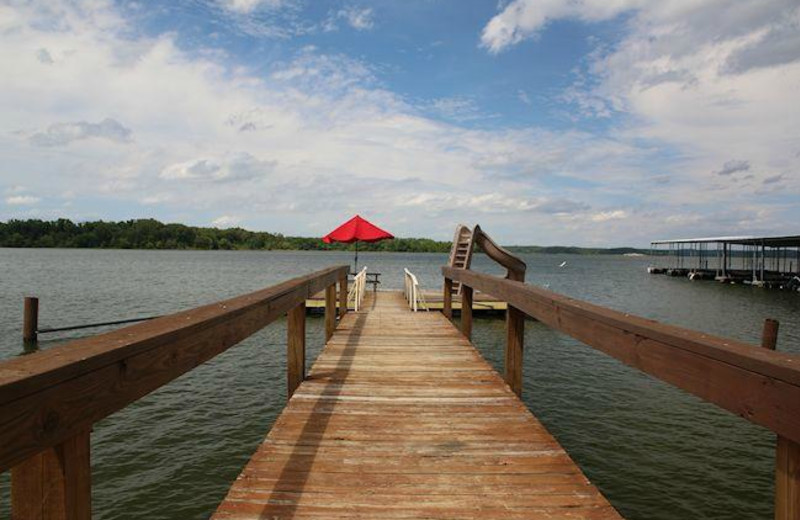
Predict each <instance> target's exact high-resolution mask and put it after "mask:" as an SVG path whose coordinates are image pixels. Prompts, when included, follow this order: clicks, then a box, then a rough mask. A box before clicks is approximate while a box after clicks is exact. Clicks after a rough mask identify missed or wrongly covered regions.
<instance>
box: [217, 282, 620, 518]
mask: <svg viewBox="0 0 800 520" xmlns="http://www.w3.org/2000/svg"><path fill="white" fill-rule="evenodd" d="M213 518H215V519H219V520H222V519H236V520H245V519H257V518H258V519H283V518H393V519H399V518H429V519H433V518H464V519H466V518H476V519H477V518H481V519H485V518H519V519H522V518H525V519H530V518H548V519H561V518H563V519H566V518H570V519H579V518H592V519H612V518H620V517H619V515H618V514H617V513H616V511H615V510H614V509H613V508H612V507H611V505H610V504H609V503H608V501H607V500H606V499H605V498H604V497H603V496H602V495H601V494H600V493H599V492H598V491H597V489H596V488H595V487H594V486H593V485H592V484H591V483H590V482H589V481H588V480H587V479H586V477H584V475H583V474H582V473H581V471H580V469H578V467H577V466H576V465H575V464H574V463H573V462H572V460H570V458H569V456H568V455H567V454H566V453H565V451H564V449H563V448H562V447H561V446H560V445H559V444H558V443H557V442H556V441H555V439H553V437H552V436H551V435H550V434H549V433H548V432H547V430H546V429H545V428H544V427H543V426H542V425H541V423H540V422H539V421H538V420H536V418H535V417H534V416H533V415H532V414H531V413H530V412H529V411H528V410H527V408H526V407H525V405H524V404H523V403H522V402H521V401H520V400H519V398H517V396H516V395H515V394H514V392H512V390H511V389H510V388H509V387H508V386H507V385H506V384H505V382H504V381H503V379H502V378H501V377H500V376H499V375H498V374H497V372H495V370H494V369H493V368H492V367H491V366H490V365H489V364H488V363H487V362H486V361H485V360H484V359H483V358H482V357H481V355H480V354H479V353H478V351H477V350H476V349H475V347H473V346H472V344H471V343H470V342H469V340H468V339H466V338H465V337H464V336H463V335H462V334H461V332H459V330H458V329H456V328H455V327H454V326H453V325H452V324H451V323H450V322H449V321H448V320H447V319H446V318H445V317H444V316H443V315H442V314H441V313H438V312H433V313H419V312H418V313H412V312H411V311H410V310H409V309H408V304H407V303H406V301H405V300H404V299H403V296H402V294H401V293H399V292H397V293H393V292H378V293H374V294H373V293H368V295H367V297H366V305H365V308H364V309H363V310H362V311H360V312H358V313H348V314H347V315H346V316H345V317H344V318H343V320H342V321H341V322H340V324H339V326H338V328H337V329H336V331H335V332H334V334H333V336H332V337H331V339H330V340H329V341H328V343H327V345H326V346H325V349H324V350H323V352H322V353H321V354H320V355H319V358H318V359H317V361H316V362H315V363H314V366H313V369H312V370H311V372H310V374H309V375H308V377H307V378H306V380H305V381H304V382H303V383H302V384H300V386H299V387H298V388H297V390H296V391H295V392H294V394H293V395H292V397H291V398H290V400H289V402H288V404H287V406H286V408H285V410H284V411H283V413H282V414H281V415H280V417H279V418H278V420H277V421H276V423H275V425H274V426H273V428H272V431H271V432H270V433H269V435H268V436H267V438H266V439H265V441H264V442H263V444H262V445H261V446H260V447H259V449H258V451H257V452H256V454H255V455H254V456H253V458H252V459H251V460H250V462H249V464H248V465H247V466H246V467H245V469H244V471H243V472H242V474H241V475H240V476H239V478H238V479H237V480H236V482H235V483H234V485H233V487H232V488H231V489H230V492H229V493H228V496H227V498H226V499H225V501H224V502H223V503H222V504H221V505H220V506H219V509H218V510H217V512H216V514H215V515H214V517H213Z"/></svg>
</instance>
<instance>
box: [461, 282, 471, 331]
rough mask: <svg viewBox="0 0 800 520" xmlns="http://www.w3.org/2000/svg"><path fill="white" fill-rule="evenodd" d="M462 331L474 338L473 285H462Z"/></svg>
mask: <svg viewBox="0 0 800 520" xmlns="http://www.w3.org/2000/svg"><path fill="white" fill-rule="evenodd" d="M461 333H462V334H464V336H466V337H467V339H471V338H472V287H467V286H466V285H464V286H462V287H461Z"/></svg>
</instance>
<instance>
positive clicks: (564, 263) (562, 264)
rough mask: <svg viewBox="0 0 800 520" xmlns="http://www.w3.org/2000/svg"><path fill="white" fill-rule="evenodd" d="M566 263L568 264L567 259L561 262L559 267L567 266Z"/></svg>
mask: <svg viewBox="0 0 800 520" xmlns="http://www.w3.org/2000/svg"><path fill="white" fill-rule="evenodd" d="M566 265H567V261H566V260H564V261H563V262H561V263H560V264H559V266H558V267H565V266H566Z"/></svg>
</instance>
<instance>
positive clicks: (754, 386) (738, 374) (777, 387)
mask: <svg viewBox="0 0 800 520" xmlns="http://www.w3.org/2000/svg"><path fill="white" fill-rule="evenodd" d="M442 274H443V275H444V277H445V283H446V284H447V283H452V280H456V281H458V282H460V283H461V285H462V287H464V288H467V287H469V288H472V289H475V290H479V291H481V292H484V293H487V294H491V295H493V296H495V297H497V298H501V299H503V300H505V301H506V302H508V308H509V310H510V309H512V308H513V309H518V311H517V312H524V313H525V314H527V315H528V316H531V317H533V318H536V319H537V320H539V321H541V322H542V323H544V324H546V325H549V326H550V327H552V328H554V329H556V330H558V331H561V332H564V333H566V334H568V335H570V336H572V337H573V338H576V339H578V340H580V341H581V342H583V343H585V344H586V345H589V346H590V347H593V348H596V349H597V350H600V351H602V352H605V353H606V354H608V355H610V356H611V357H613V358H616V359H618V360H620V361H622V362H623V363H625V364H627V365H630V366H632V367H634V368H637V369H639V370H641V371H642V372H645V373H647V374H650V375H651V376H654V377H656V378H658V379H661V380H662V381H665V382H667V383H670V384H672V385H673V386H676V387H678V388H680V389H681V390H684V391H687V392H689V393H691V394H694V395H696V396H697V397H699V398H701V399H703V400H704V401H707V402H709V403H714V404H716V405H717V406H719V407H721V408H724V409H726V410H728V411H730V412H732V413H735V414H736V415H738V416H740V417H743V418H745V419H747V420H748V421H750V422H752V423H755V424H758V425H760V426H764V427H766V428H769V429H770V430H772V431H773V432H775V433H777V434H778V438H777V443H776V451H775V454H776V457H775V515H774V518H775V520H800V356H797V355H791V354H785V353H780V352H775V350H774V349H775V345H776V341H777V335H778V323H777V322H775V321H774V320H766V322H765V323H764V331H763V336H762V346H763V347H765V348H758V347H757V346H755V345H750V344H747V343H743V342H740V341H736V340H732V339H726V338H721V337H717V336H713V335H710V334H704V333H701V332H697V331H693V330H689V329H684V328H681V327H675V326H672V325H665V324H663V323H659V322H657V321H653V320H648V319H645V318H641V317H639V316H634V315H631V314H627V313H623V312H619V311H614V310H611V309H608V308H605V307H601V306H599V305H594V304H591V303H587V302H584V301H581V300H576V299H574V298H569V297H567V296H563V295H560V294H556V293H554V292H551V291H547V290H545V289H541V288H538V287H533V286H530V285H526V284H525V283H522V282H518V281H514V280H506V279H503V278H500V277H497V276H490V275H486V274H481V273H476V272H473V271H468V270H462V269H452V268H450V267H447V266H445V267H443V268H442ZM512 340H513V338H512V337H511V334H510V333H509V335H508V339H507V342H506V343H507V344H506V381H507V382H508V384H509V386H511V388H512V389H513V390H515V391H517V388H519V387H521V381H522V370H521V360H520V359H515V358H513V357H512V356H510V355H509V353H510V352H511V353H521V352H522V349H521V348H516V347H514V346H511V343H512ZM510 367H519V368H517V369H516V371H513V370H512V372H511V373H510ZM517 385H518V386H517Z"/></svg>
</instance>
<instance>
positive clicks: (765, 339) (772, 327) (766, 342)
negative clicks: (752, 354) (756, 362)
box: [761, 318, 780, 350]
mask: <svg viewBox="0 0 800 520" xmlns="http://www.w3.org/2000/svg"><path fill="white" fill-rule="evenodd" d="M779 325H780V323H779V322H778V320H772V319H769V318H767V319H766V320H764V329H763V331H762V332H761V346H762V347H764V348H768V349H770V350H775V348H776V347H777V346H778V327H779Z"/></svg>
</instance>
